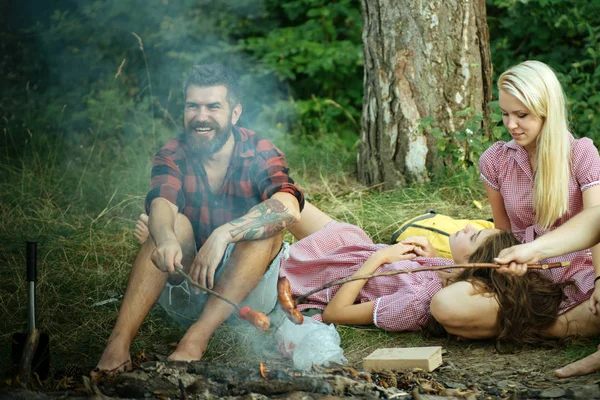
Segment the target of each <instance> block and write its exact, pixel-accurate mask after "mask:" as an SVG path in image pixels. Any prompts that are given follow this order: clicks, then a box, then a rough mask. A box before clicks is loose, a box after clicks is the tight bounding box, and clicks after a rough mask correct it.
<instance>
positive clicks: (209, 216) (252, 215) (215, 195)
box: [95, 64, 304, 372]
mask: <svg viewBox="0 0 600 400" xmlns="http://www.w3.org/2000/svg"><path fill="white" fill-rule="evenodd" d="M184 96H185V110H184V128H185V130H184V133H183V134H181V135H180V136H178V137H177V138H175V139H174V140H172V141H171V142H169V143H167V144H166V145H165V146H164V147H163V148H162V149H161V150H160V151H159V152H158V153H157V154H156V156H155V158H154V161H153V165H152V180H151V188H150V191H149V192H148V195H147V196H146V204H145V206H146V213H147V214H148V216H149V220H148V228H149V231H150V237H149V240H146V241H145V242H144V243H143V245H142V248H141V250H140V252H139V254H138V256H137V258H136V259H135V261H134V263H133V267H132V270H131V275H130V277H129V281H128V283H127V289H126V291H125V295H124V296H123V302H122V304H121V308H120V310H119V315H118V317H117V322H116V324H115V327H114V329H113V331H112V333H111V335H110V337H109V339H108V342H107V345H106V348H105V350H104V353H103V354H102V357H101V359H100V361H99V363H98V365H97V368H96V370H95V371H96V372H99V371H120V370H127V369H130V368H131V367H132V365H131V356H130V346H131V343H132V341H133V339H134V337H135V335H136V334H137V332H138V330H139V328H140V326H141V324H142V322H143V320H144V319H145V318H146V316H147V315H148V312H149V311H150V309H151V307H152V306H153V305H154V304H155V303H156V302H157V301H159V302H160V304H161V305H162V306H164V307H165V309H166V310H167V312H168V313H169V314H170V315H171V316H173V317H174V318H175V319H176V320H177V321H179V322H182V323H184V324H186V325H187V326H188V327H189V328H188V330H187V332H186V333H185V335H184V336H183V338H182V339H181V341H180V342H179V344H178V346H177V348H176V349H175V351H174V352H173V353H172V354H171V355H170V356H169V359H170V360H181V361H192V360H199V359H200V358H201V357H202V353H203V352H204V350H205V349H206V347H207V345H208V342H209V339H210V338H211V336H212V334H213V333H214V331H215V329H217V328H218V327H219V326H220V325H221V324H222V323H223V322H224V321H225V320H226V319H227V318H228V317H229V315H230V314H231V313H232V311H233V307H232V306H231V305H230V304H228V303H226V302H224V301H222V300H220V299H219V298H217V297H215V296H210V295H208V294H206V293H202V292H201V291H199V290H198V289H196V288H191V287H189V286H187V281H185V280H183V279H182V278H181V276H180V275H178V274H176V271H175V267H176V266H179V265H181V266H183V268H184V270H185V271H186V272H187V273H188V275H190V276H191V278H192V280H194V281H196V282H198V283H199V284H200V285H202V286H205V287H208V288H209V289H213V290H215V291H216V292H218V293H220V294H221V295H223V296H224V297H226V298H228V299H230V300H232V301H234V302H236V303H242V305H250V306H251V307H252V308H254V309H256V310H259V311H262V312H264V313H269V312H270V311H271V310H273V308H274V307H275V303H276V300H277V289H276V286H277V277H278V273H279V270H278V268H279V257H280V255H281V254H282V252H283V251H284V247H285V246H286V245H287V244H286V243H283V240H282V237H283V233H282V231H283V230H284V229H286V228H288V227H289V226H290V225H292V224H294V223H296V222H297V221H298V220H299V218H300V212H301V210H302V208H303V206H304V198H303V195H302V192H301V191H300V189H299V188H298V187H297V186H296V185H295V184H294V182H293V180H292V179H291V178H290V177H289V176H288V168H287V165H286V161H285V157H284V155H283V154H282V152H281V151H280V150H279V149H278V148H277V147H275V146H274V145H273V144H272V143H270V142H269V141H267V140H265V139H263V138H261V137H259V136H258V135H256V134H255V133H254V132H252V131H250V130H248V129H244V128H238V127H236V126H235V125H236V123H237V122H238V120H239V118H240V115H241V114H242V106H241V104H240V102H239V89H238V80H237V78H236V77H235V76H234V75H233V73H232V72H231V71H230V70H228V69H226V68H225V67H223V66H221V65H215V64H210V65H197V66H195V67H194V68H193V70H192V72H191V74H190V75H189V77H188V79H187V81H186V83H185V87H184ZM190 289H191V290H190Z"/></svg>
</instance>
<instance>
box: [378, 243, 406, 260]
mask: <svg viewBox="0 0 600 400" xmlns="http://www.w3.org/2000/svg"><path fill="white" fill-rule="evenodd" d="M414 251H415V246H412V245H407V244H404V243H396V244H393V245H391V246H388V247H384V248H383V249H380V250H377V253H375V254H377V255H378V256H379V257H381V264H389V263H393V262H394V261H402V260H411V259H413V258H415V257H416V254H415V252H414Z"/></svg>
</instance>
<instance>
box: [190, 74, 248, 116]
mask: <svg viewBox="0 0 600 400" xmlns="http://www.w3.org/2000/svg"><path fill="white" fill-rule="evenodd" d="M190 85H196V86H218V85H224V86H225V87H226V88H227V102H229V106H230V107H231V108H233V107H235V106H236V105H237V104H239V102H240V88H239V78H238V76H237V75H236V74H235V73H234V72H233V71H232V70H230V69H229V68H226V67H225V66H223V65H221V64H198V65H194V67H193V68H192V71H191V72H190V74H189V75H188V78H187V80H186V81H185V86H184V87H183V98H184V100H185V97H186V95H187V89H188V87H189V86H190Z"/></svg>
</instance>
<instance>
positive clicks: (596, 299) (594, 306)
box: [589, 281, 600, 315]
mask: <svg viewBox="0 0 600 400" xmlns="http://www.w3.org/2000/svg"><path fill="white" fill-rule="evenodd" d="M599 285H600V283H598V281H596V287H595V289H594V293H592V297H590V302H589V307H590V311H591V312H592V314H594V315H598V311H599V310H598V309H599V308H600V290H598V286H599Z"/></svg>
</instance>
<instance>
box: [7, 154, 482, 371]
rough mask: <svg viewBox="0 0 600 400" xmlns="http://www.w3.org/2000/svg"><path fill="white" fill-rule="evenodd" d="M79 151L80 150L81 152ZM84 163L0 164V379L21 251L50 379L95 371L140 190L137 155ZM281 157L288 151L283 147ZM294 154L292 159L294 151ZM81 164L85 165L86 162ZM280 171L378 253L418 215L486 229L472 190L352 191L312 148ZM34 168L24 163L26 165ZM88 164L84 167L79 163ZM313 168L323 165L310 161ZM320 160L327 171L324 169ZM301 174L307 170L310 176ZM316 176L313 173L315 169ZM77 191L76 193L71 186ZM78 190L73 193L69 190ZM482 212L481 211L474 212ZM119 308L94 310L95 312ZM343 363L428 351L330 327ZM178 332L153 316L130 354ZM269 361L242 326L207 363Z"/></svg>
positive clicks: (348, 168) (406, 340) (20, 310)
mask: <svg viewBox="0 0 600 400" xmlns="http://www.w3.org/2000/svg"><path fill="white" fill-rule="evenodd" d="M84 150H85V149H84ZM93 151H94V152H96V151H97V152H98V153H99V154H98V156H96V155H95V154H94V153H93V152H92V151H91V150H90V153H85V152H84V153H83V155H84V157H81V160H82V162H85V163H86V165H87V170H86V172H85V174H86V175H85V178H84V179H81V174H82V173H81V170H80V169H79V170H78V169H77V168H76V167H75V164H72V163H66V164H65V165H58V164H56V165H55V164H52V168H48V163H49V162H50V159H52V160H54V159H56V157H54V155H52V154H51V152H47V151H46V152H44V151H41V150H40V151H32V154H31V156H30V158H28V159H27V160H23V162H22V163H21V164H16V166H15V163H14V162H13V161H14V160H7V159H4V160H2V161H1V162H0V171H1V173H0V176H1V181H0V185H1V187H0V202H1V204H2V206H1V207H0V246H1V251H0V265H1V266H2V268H0V279H2V282H3V284H2V285H1V286H0V315H1V316H2V317H1V318H0V342H1V343H4V345H3V346H1V347H0V371H1V372H2V375H3V376H7V375H9V374H10V367H11V366H10V359H11V357H10V345H9V343H10V342H11V340H10V339H11V335H12V334H13V333H15V332H20V331H26V329H27V325H26V286H25V241H26V240H37V241H38V242H39V245H38V328H39V329H40V330H41V331H43V332H45V333H48V334H49V336H50V346H51V352H52V353H51V357H52V366H53V368H61V367H63V366H64V365H66V364H77V365H80V366H83V367H90V368H91V367H93V366H94V365H95V363H96V362H97V360H98V359H99V356H100V354H101V352H102V349H103V347H104V344H105V341H106V339H107V338H108V336H109V334H110V330H111V328H112V326H113V324H114V322H115V319H116V315H117V311H118V307H119V304H120V301H118V299H119V298H120V296H121V295H122V294H123V292H124V289H125V284H126V280H127V276H128V272H129V268H130V265H131V262H132V260H133V259H134V257H135V255H136V252H137V250H138V244H137V243H136V241H135V239H134V237H133V227H134V223H135V220H136V218H137V215H138V213H139V212H140V211H142V202H143V196H144V194H145V193H144V192H143V189H140V188H143V187H146V186H147V183H140V182H147V171H143V172H140V166H147V165H148V161H147V160H146V157H148V154H149V153H151V151H150V150H144V151H142V152H140V153H141V154H140V155H139V157H137V158H133V157H131V154H133V152H132V151H131V148H125V149H124V150H123V151H124V154H127V155H128V157H129V158H128V159H127V160H125V159H124V158H122V159H121V160H120V162H118V163H117V162H114V161H113V160H112V159H111V160H105V159H104V157H103V156H101V154H103V151H102V144H101V143H97V144H96V147H95V149H93ZM285 151H287V152H288V154H289V153H290V151H292V152H293V151H294V149H291V148H289V147H288V148H286V149H285ZM296 153H299V152H297V151H296ZM90 154H91V156H89V157H88V155H90ZM302 154H307V156H306V157H299V156H296V157H293V158H291V159H290V167H291V170H292V171H295V172H294V175H293V176H294V178H295V180H296V181H297V182H298V183H299V184H300V185H301V186H302V187H303V188H304V191H305V193H306V195H307V198H308V199H309V200H310V201H311V202H312V203H313V204H315V205H317V206H318V207H320V208H322V209H323V210H324V211H326V212H327V213H329V214H330V215H332V216H333V217H335V218H337V219H339V220H344V221H348V222H351V223H353V224H357V225H359V226H361V227H363V228H364V229H365V230H366V231H367V232H368V233H369V234H370V235H371V236H372V237H373V239H374V240H375V241H377V242H384V243H385V242H388V241H389V240H390V238H391V235H392V233H393V232H394V230H395V229H396V228H397V227H398V225H399V224H400V222H402V221H404V220H406V219H408V218H410V217H413V216H415V215H417V214H421V213H423V212H424V211H425V210H427V209H435V210H437V211H438V212H442V213H446V214H450V215H453V216H457V217H468V218H482V217H483V218H487V217H489V216H490V215H491V212H490V210H489V207H488V206H487V205H485V206H484V208H483V210H479V209H477V208H475V207H474V206H473V205H472V200H479V201H482V202H484V201H483V200H484V199H485V194H484V193H483V191H482V190H479V189H477V190H470V189H468V188H461V187H458V188H457V187H443V186H437V185H424V186H416V187H409V188H404V189H398V190H394V191H386V192H377V191H372V190H368V189H367V188H365V187H363V186H361V185H360V184H359V183H358V182H356V181H355V179H354V177H353V173H352V169H353V166H352V163H351V160H352V157H345V156H344V154H342V156H339V157H337V158H335V157H333V156H332V155H331V153H328V155H326V156H324V155H323V154H322V153H320V152H319V149H318V147H315V148H314V149H303V153H302ZM32 160H33V161H32ZM88 160H89V162H88ZM318 160H321V161H318ZM323 160H325V161H323ZM309 166H311V167H309ZM315 166H318V167H315ZM80 181H81V182H82V183H81V185H78V182H80ZM75 188H78V190H74V189H75ZM484 203H485V202H484ZM107 299H117V301H113V302H109V303H107V304H104V305H100V306H95V303H97V302H100V301H103V300H107ZM338 331H339V332H340V335H341V338H342V346H343V347H344V349H345V355H346V357H347V358H348V359H349V360H350V362H351V363H352V364H354V365H355V366H359V365H360V364H359V362H360V360H361V359H362V357H364V356H365V355H367V354H368V353H370V352H371V351H372V350H374V349H375V348H378V347H385V346H398V345H403V346H408V345H420V344H423V343H431V342H428V341H427V340H426V339H423V337H422V336H421V335H419V334H390V333H387V332H383V331H381V330H378V329H357V328H352V327H339V328H338ZM182 333H183V329H182V328H180V327H177V326H175V325H173V324H172V323H171V322H170V321H169V320H168V319H167V318H166V317H165V314H164V313H163V311H162V310H161V309H159V308H158V307H156V308H155V309H153V311H152V312H151V314H150V316H149V317H148V318H147V320H146V322H145V323H144V325H143V326H142V329H141V331H140V333H139V334H138V336H137V338H136V341H135V342H134V345H133V348H132V352H133V354H134V355H135V354H139V353H141V352H145V353H148V352H153V351H155V350H156V349H157V348H158V347H160V346H162V347H163V348H164V347H165V345H166V344H169V343H174V342H177V341H178V339H179V338H180V337H181V335H182ZM268 354H271V355H272V354H276V343H275V340H274V337H273V335H272V333H267V334H265V333H261V332H258V331H256V330H254V329H248V328H247V327H246V326H226V327H223V328H221V329H219V330H218V331H217V332H216V334H215V337H214V340H212V341H211V343H210V345H209V348H208V349H207V352H206V355H205V358H206V359H213V360H227V361H235V360H246V361H247V360H258V359H264V357H267V356H268Z"/></svg>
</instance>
